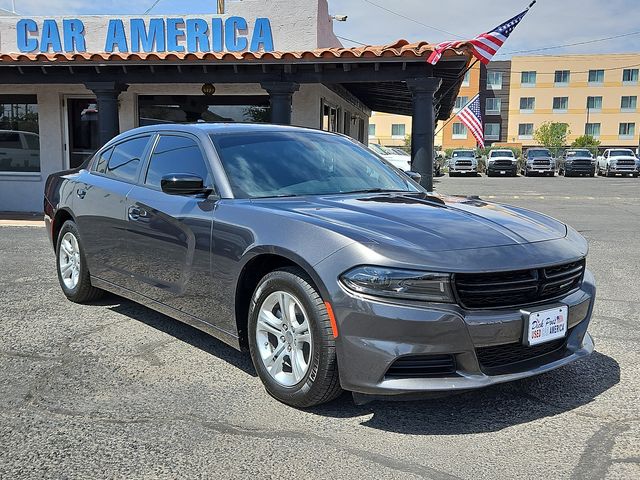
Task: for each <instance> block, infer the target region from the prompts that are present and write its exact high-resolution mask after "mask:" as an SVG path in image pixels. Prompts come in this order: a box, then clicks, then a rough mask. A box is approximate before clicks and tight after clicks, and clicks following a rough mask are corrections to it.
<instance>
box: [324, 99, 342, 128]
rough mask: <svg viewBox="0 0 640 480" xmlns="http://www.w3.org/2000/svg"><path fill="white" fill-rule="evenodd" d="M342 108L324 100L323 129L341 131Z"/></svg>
mask: <svg viewBox="0 0 640 480" xmlns="http://www.w3.org/2000/svg"><path fill="white" fill-rule="evenodd" d="M339 123H340V109H339V108H338V107H336V106H334V105H330V104H328V103H325V101H324V99H323V100H322V130H324V131H325V132H339V131H340V125H339Z"/></svg>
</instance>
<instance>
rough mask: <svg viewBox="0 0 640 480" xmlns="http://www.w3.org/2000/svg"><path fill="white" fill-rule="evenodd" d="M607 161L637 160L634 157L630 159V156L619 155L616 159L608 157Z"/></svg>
mask: <svg viewBox="0 0 640 480" xmlns="http://www.w3.org/2000/svg"><path fill="white" fill-rule="evenodd" d="M609 160H633V161H637V160H638V159H637V158H636V157H632V156H630V155H619V156H616V157H609Z"/></svg>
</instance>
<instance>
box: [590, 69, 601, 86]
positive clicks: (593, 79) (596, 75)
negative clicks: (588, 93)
mask: <svg viewBox="0 0 640 480" xmlns="http://www.w3.org/2000/svg"><path fill="white" fill-rule="evenodd" d="M602 83H604V70H589V85H601V84H602Z"/></svg>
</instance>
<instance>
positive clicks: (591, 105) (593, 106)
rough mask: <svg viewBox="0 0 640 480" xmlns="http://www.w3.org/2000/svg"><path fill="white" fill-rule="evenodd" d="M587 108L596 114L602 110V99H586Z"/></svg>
mask: <svg viewBox="0 0 640 480" xmlns="http://www.w3.org/2000/svg"><path fill="white" fill-rule="evenodd" d="M587 108H588V109H589V110H591V111H596V112H598V111H600V110H602V97H587Z"/></svg>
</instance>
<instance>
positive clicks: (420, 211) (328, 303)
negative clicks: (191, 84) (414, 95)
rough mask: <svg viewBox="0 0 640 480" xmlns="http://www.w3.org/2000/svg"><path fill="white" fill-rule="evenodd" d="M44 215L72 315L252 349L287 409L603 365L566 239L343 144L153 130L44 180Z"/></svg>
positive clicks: (538, 222) (263, 133)
mask: <svg viewBox="0 0 640 480" xmlns="http://www.w3.org/2000/svg"><path fill="white" fill-rule="evenodd" d="M44 202H45V221H46V224H47V227H48V228H47V230H48V233H49V236H50V238H51V241H52V245H53V248H54V250H55V257H56V262H57V274H58V278H59V280H60V286H61V288H62V292H63V293H64V294H65V295H66V296H67V297H68V298H69V299H70V300H71V301H74V302H88V301H92V300H95V299H97V298H98V297H100V296H101V295H102V294H103V293H104V292H105V291H109V292H114V293H116V294H118V295H121V296H124V297H126V298H129V299H132V300H134V301H137V302H139V303H142V304H144V305H146V306H148V307H150V308H152V309H155V310H157V311H159V312H162V313H165V314H167V315H169V316H171V317H174V318H176V319H178V320H180V321H183V322H186V323H188V324H190V325H193V326H195V327H197V328H199V329H201V330H203V331H205V332H208V333H209V334H211V335H213V336H215V337H217V338H220V339H222V340H223V341H225V342H227V343H229V344H230V345H232V346H234V347H236V348H238V349H246V350H248V351H249V352H250V354H251V358H252V359H253V363H254V365H255V369H256V371H257V373H258V375H259V376H260V379H261V380H262V381H263V382H264V385H265V387H266V389H267V390H268V392H269V393H270V394H271V395H273V396H274V397H275V398H277V399H278V400H280V401H282V402H285V403H287V404H290V405H293V406H296V407H309V406H312V405H317V404H320V403H322V402H327V401H329V400H331V399H333V398H335V397H336V396H338V395H339V394H340V392H341V391H342V390H343V389H344V390H349V391H351V392H354V393H356V394H358V395H400V394H409V393H415V392H428V391H442V390H462V389H471V388H478V387H484V386H487V385H491V384H495V383H499V382H507V381H510V380H515V379H518V378H523V377H528V376H531V375H536V374H539V373H542V372H546V371H549V370H552V369H554V368H557V367H560V366H562V365H566V364H568V363H570V362H573V361H575V360H577V359H580V358H582V357H585V356H587V355H588V354H589V353H591V351H592V350H593V342H592V340H591V337H590V335H589V334H588V333H587V327H588V325H589V321H590V319H591V313H592V311H593V302H594V298H595V284H594V279H593V276H592V275H591V273H590V272H589V271H588V270H587V269H586V255H587V250H588V248H587V243H586V241H585V239H584V238H583V237H582V236H580V235H579V234H578V233H577V232H576V231H575V230H574V229H572V228H571V227H569V226H567V225H564V224H562V223H560V222H558V221H556V220H554V219H552V218H549V217H547V216H545V215H541V214H538V213H535V212H532V211H528V210H524V209H522V208H516V207H508V206H502V205H497V204H493V203H489V202H485V201H482V200H479V199H477V198H464V197H447V196H443V195H436V194H434V193H432V192H427V191H425V190H424V189H423V188H422V187H421V186H420V185H418V184H416V183H415V182H413V181H412V180H411V179H410V178H409V177H408V176H406V175H405V174H404V173H402V172H400V171H398V170H397V169H395V168H393V167H392V166H391V165H390V164H389V163H387V162H386V161H385V160H384V159H382V158H380V157H378V156H376V155H375V154H374V153H372V152H371V151H370V150H368V149H366V148H364V147H363V146H362V145H360V144H359V143H357V142H355V141H354V140H352V139H350V138H347V137H344V136H340V135H335V134H330V133H326V132H320V131H314V130H308V129H301V128H294V127H283V126H273V125H240V124H236V125H231V124H201V125H155V126H150V127H143V128H139V129H134V130H132V131H129V132H127V133H124V134H122V135H119V136H118V137H116V138H114V139H113V140H111V141H110V142H109V143H107V144H106V145H105V146H104V147H102V148H101V149H100V150H99V151H98V152H97V153H96V155H95V156H94V157H93V158H92V159H90V160H89V161H87V163H85V164H84V165H83V166H82V167H80V168H78V169H75V170H70V171H65V172H60V173H57V174H54V175H51V176H50V177H49V178H48V180H47V184H46V190H45V200H44Z"/></svg>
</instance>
